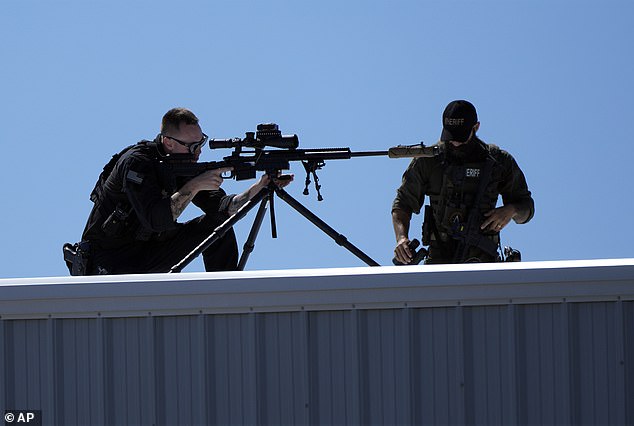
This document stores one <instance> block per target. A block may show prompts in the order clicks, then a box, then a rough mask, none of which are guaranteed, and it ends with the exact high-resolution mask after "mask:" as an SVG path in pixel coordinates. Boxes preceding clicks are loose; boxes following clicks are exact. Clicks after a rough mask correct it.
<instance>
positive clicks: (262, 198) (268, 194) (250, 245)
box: [169, 181, 380, 273]
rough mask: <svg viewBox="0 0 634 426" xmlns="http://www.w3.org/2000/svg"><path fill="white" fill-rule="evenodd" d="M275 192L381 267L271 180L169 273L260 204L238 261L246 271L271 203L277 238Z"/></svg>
mask: <svg viewBox="0 0 634 426" xmlns="http://www.w3.org/2000/svg"><path fill="white" fill-rule="evenodd" d="M275 195H277V196H278V197H279V198H280V199H281V200H283V201H284V202H286V203H287V204H288V205H289V206H291V207H292V208H293V209H295V211H297V212H298V213H299V214H301V215H302V216H304V217H305V218H306V219H308V220H309V221H310V222H311V223H313V225H315V226H317V227H318V228H319V229H320V230H321V231H322V232H324V233H325V234H326V235H328V236H329V237H330V238H332V239H333V240H334V241H335V242H336V243H337V244H338V245H340V246H342V247H344V248H345V249H347V250H348V251H349V252H351V253H352V254H354V255H355V256H357V257H358V258H359V259H361V260H362V261H363V262H365V263H366V264H367V265H368V266H380V265H379V264H378V263H377V262H375V261H374V260H373V259H372V258H371V257H369V256H368V255H367V254H365V253H364V252H363V251H361V250H360V249H359V248H358V247H356V246H355V245H353V244H352V243H350V242H349V241H348V239H347V238H346V237H345V236H344V235H342V234H340V233H338V232H337V231H335V230H334V229H333V228H332V227H330V226H329V225H328V224H327V223H326V222H324V221H323V220H321V219H320V218H319V217H318V216H317V215H315V214H314V213H313V212H311V211H310V210H309V209H308V208H306V207H305V206H304V205H303V204H301V203H300V202H299V201H297V200H296V199H294V198H293V197H292V196H291V195H290V194H289V193H288V192H286V191H285V190H284V189H282V188H280V187H279V186H277V185H276V184H275V183H274V182H273V181H271V182H270V183H269V185H268V186H266V187H264V188H262V189H261V190H260V191H259V192H258V193H257V194H256V195H255V196H254V197H253V198H251V199H250V200H249V201H247V202H246V203H245V204H244V205H243V206H242V207H240V209H238V211H237V212H236V213H234V214H233V215H232V216H231V217H229V218H228V219H227V220H226V221H224V222H223V223H222V224H221V225H220V226H218V227H217V228H216V229H214V231H213V232H212V233H211V235H209V236H208V237H207V238H205V240H204V241H203V242H202V243H200V244H199V245H198V246H197V247H196V248H195V249H194V250H192V251H191V252H190V253H189V254H188V255H187V256H185V257H184V258H183V260H181V261H180V262H178V263H177V264H176V265H174V266H173V267H172V268H171V269H170V270H169V273H174V272H181V271H182V270H183V269H184V268H185V267H186V266H187V265H189V264H190V263H191V262H192V261H193V260H194V259H195V258H196V257H198V256H199V255H200V254H201V253H202V252H203V251H205V250H206V249H207V248H208V247H209V246H211V245H212V244H213V243H215V242H216V241H218V239H220V238H221V237H222V236H223V235H224V234H225V233H227V231H228V230H229V229H231V228H232V227H233V225H235V224H236V223H237V222H238V221H240V220H241V219H243V218H244V217H245V216H246V215H247V213H249V212H250V211H251V210H252V209H253V208H254V207H255V206H256V205H257V204H258V203H259V205H260V206H259V208H258V212H257V214H256V217H255V219H254V221H253V225H252V226H251V230H250V232H249V236H248V237H247V241H246V242H245V243H244V246H243V251H242V255H241V256H240V260H239V262H238V270H239V271H242V270H244V267H245V265H246V262H247V260H248V258H249V255H250V254H251V253H252V252H253V249H254V248H255V240H256V238H257V235H258V232H259V231H260V227H261V225H262V221H263V220H264V215H265V214H266V210H267V205H270V206H271V211H270V214H271V232H272V236H273V238H277V229H276V225H275V210H274V201H273V200H274V199H275Z"/></svg>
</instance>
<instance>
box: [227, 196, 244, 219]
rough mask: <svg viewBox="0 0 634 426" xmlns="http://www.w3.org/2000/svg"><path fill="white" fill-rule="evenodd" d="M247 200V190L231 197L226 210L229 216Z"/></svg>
mask: <svg viewBox="0 0 634 426" xmlns="http://www.w3.org/2000/svg"><path fill="white" fill-rule="evenodd" d="M247 201H249V194H248V192H245V193H244V194H240V195H236V196H235V197H233V200H231V203H229V208H228V211H227V213H229V216H231V215H234V214H236V212H237V211H238V210H239V209H240V207H242V206H244V205H245V204H246V203H247Z"/></svg>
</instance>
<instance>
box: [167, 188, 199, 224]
mask: <svg viewBox="0 0 634 426" xmlns="http://www.w3.org/2000/svg"><path fill="white" fill-rule="evenodd" d="M192 198H194V194H193V193H192V192H191V191H185V192H180V191H179V192H176V193H174V194H173V195H172V201H171V203H170V206H171V208H172V217H173V218H174V220H176V219H178V217H179V216H180V215H181V213H183V210H185V207H187V205H188V204H189V202H190V201H191V200H192Z"/></svg>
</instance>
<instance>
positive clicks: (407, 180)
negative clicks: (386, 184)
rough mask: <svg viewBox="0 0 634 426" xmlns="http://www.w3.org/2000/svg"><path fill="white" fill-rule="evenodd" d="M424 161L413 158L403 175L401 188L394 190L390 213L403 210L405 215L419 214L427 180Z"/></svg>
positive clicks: (423, 200)
mask: <svg viewBox="0 0 634 426" xmlns="http://www.w3.org/2000/svg"><path fill="white" fill-rule="evenodd" d="M424 169H425V166H424V159H423V158H414V159H413V160H412V161H411V162H410V164H409V166H408V167H407V169H406V170H405V173H403V180H402V182H401V186H400V187H399V188H398V189H397V190H396V198H395V199H394V201H393V203H392V211H394V210H397V209H398V210H403V211H405V212H407V213H410V214H411V213H416V214H418V213H420V209H421V207H422V206H423V204H424V202H425V194H426V192H427V186H428V183H429V182H428V179H427V178H426V177H425V175H424Z"/></svg>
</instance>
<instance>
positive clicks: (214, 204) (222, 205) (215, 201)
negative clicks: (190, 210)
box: [192, 189, 235, 217]
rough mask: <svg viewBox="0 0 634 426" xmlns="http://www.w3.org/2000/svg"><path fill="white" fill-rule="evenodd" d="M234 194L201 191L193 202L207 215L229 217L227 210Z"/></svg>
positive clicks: (219, 191) (220, 191)
mask: <svg viewBox="0 0 634 426" xmlns="http://www.w3.org/2000/svg"><path fill="white" fill-rule="evenodd" d="M233 197H235V195H234V194H232V195H227V194H226V193H225V191H224V190H222V189H218V190H216V191H201V192H199V193H198V194H196V196H195V197H194V199H193V200H192V202H193V203H194V204H195V205H196V206H197V207H198V208H200V209H201V210H202V211H203V212H205V214H209V215H216V214H220V215H225V216H227V217H228V216H229V214H228V212H227V210H228V209H229V204H230V203H231V200H233Z"/></svg>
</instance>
